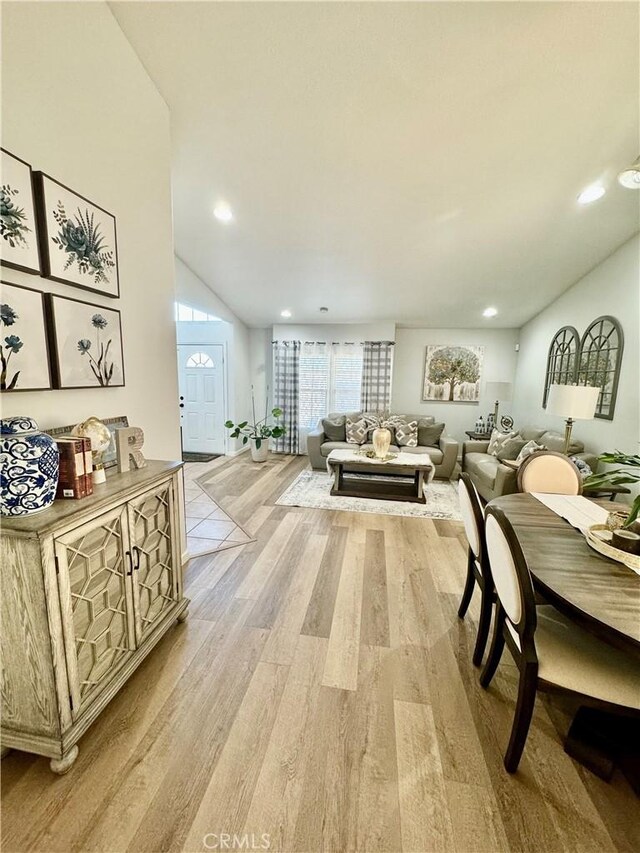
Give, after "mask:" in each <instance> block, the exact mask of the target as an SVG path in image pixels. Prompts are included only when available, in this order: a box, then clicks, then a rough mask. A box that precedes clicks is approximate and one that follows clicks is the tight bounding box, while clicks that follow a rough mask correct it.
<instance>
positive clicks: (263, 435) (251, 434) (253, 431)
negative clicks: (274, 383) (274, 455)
mask: <svg viewBox="0 0 640 853" xmlns="http://www.w3.org/2000/svg"><path fill="white" fill-rule="evenodd" d="M268 399H269V389H268V388H267V400H266V401H265V405H264V418H262V419H261V420H257V419H256V403H255V398H254V395H253V385H252V386H251V411H252V413H253V422H252V423H249V421H242V423H239V424H234V423H233V421H227V422H226V423H225V426H226V428H227V429H230V430H231V438H240V436H242V443H243V445H244V444H247V442H251V458H252V459H253V461H254V462H266V461H267V457H268V456H269V439H270V438H280V436H283V435H284V432H285V428H284V425H283V424H281V423H277V421H279V419H280V418H282V409H278V408H277V407H276V408H274V409H271V417H272V418H273V420H274V421H276V423H268V420H269V414H268V411H267V406H268Z"/></svg>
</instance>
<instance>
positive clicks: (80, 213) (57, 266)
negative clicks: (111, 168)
mask: <svg viewBox="0 0 640 853" xmlns="http://www.w3.org/2000/svg"><path fill="white" fill-rule="evenodd" d="M34 187H35V191H36V204H37V205H38V213H39V225H40V228H39V235H40V251H41V254H42V266H43V275H44V276H46V277H47V278H51V279H53V280H54V281H61V282H63V283H64V284H73V285H75V286H76V287H83V288H85V289H86V290H93V291H95V292H96V293H101V294H102V295H103V296H112V297H114V298H117V297H118V296H120V285H119V270H118V247H117V238H116V218H115V216H113V214H111V213H108V212H107V211H106V210H103V209H102V208H101V207H98V205H97V204H94V203H93V202H91V201H89V200H88V199H86V198H84V196H81V195H78V193H76V192H74V191H73V190H70V189H69V188H68V187H65V186H64V184H61V183H59V182H58V181H54V179H53V178H50V177H49V176H48V175H45V174H44V173H43V172H35V174H34Z"/></svg>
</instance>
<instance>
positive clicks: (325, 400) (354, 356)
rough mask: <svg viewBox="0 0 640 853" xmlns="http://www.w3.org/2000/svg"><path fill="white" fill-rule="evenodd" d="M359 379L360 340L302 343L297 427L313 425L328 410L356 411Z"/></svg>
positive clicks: (307, 427) (360, 366)
mask: <svg viewBox="0 0 640 853" xmlns="http://www.w3.org/2000/svg"><path fill="white" fill-rule="evenodd" d="M361 381H362V345H361V344H325V343H306V344H303V346H302V351H301V353H300V392H299V403H300V410H299V419H300V427H301V428H302V429H313V428H314V427H315V425H316V424H317V423H318V421H319V420H320V418H322V417H324V416H325V415H326V414H327V412H353V411H358V410H359V409H360V384H361Z"/></svg>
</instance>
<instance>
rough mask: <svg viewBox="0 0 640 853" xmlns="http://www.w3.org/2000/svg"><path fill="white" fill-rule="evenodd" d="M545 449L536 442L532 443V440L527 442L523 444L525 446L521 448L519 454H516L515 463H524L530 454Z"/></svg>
mask: <svg viewBox="0 0 640 853" xmlns="http://www.w3.org/2000/svg"><path fill="white" fill-rule="evenodd" d="M546 449H547V448H546V447H545V446H544V444H538V442H537V441H533V440H532V441H528V442H527V443H526V444H525V446H524V447H523V448H522V450H521V451H520V453H518V455H517V457H516V462H517V463H518V464H520V463H521V462H524V460H525V459H526V458H527V456H531V454H532V453H537V452H538V450H546Z"/></svg>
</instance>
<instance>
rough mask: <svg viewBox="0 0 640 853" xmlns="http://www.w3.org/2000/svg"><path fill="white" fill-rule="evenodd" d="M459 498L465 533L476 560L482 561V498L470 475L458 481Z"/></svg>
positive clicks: (462, 476) (463, 476) (461, 477)
mask: <svg viewBox="0 0 640 853" xmlns="http://www.w3.org/2000/svg"><path fill="white" fill-rule="evenodd" d="M458 498H459V501H460V512H461V514H462V521H463V523H464V532H465V534H466V537H467V542H468V543H469V547H470V548H471V550H472V552H473V556H474V557H475V558H476V560H481V559H482V539H483V535H484V531H483V529H482V528H483V517H482V507H481V504H480V498H479V497H478V492H477V491H476V487H475V486H474V485H473V483H472V482H471V478H470V477H469V475H468V474H462V475H461V476H460V479H459V480H458Z"/></svg>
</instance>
